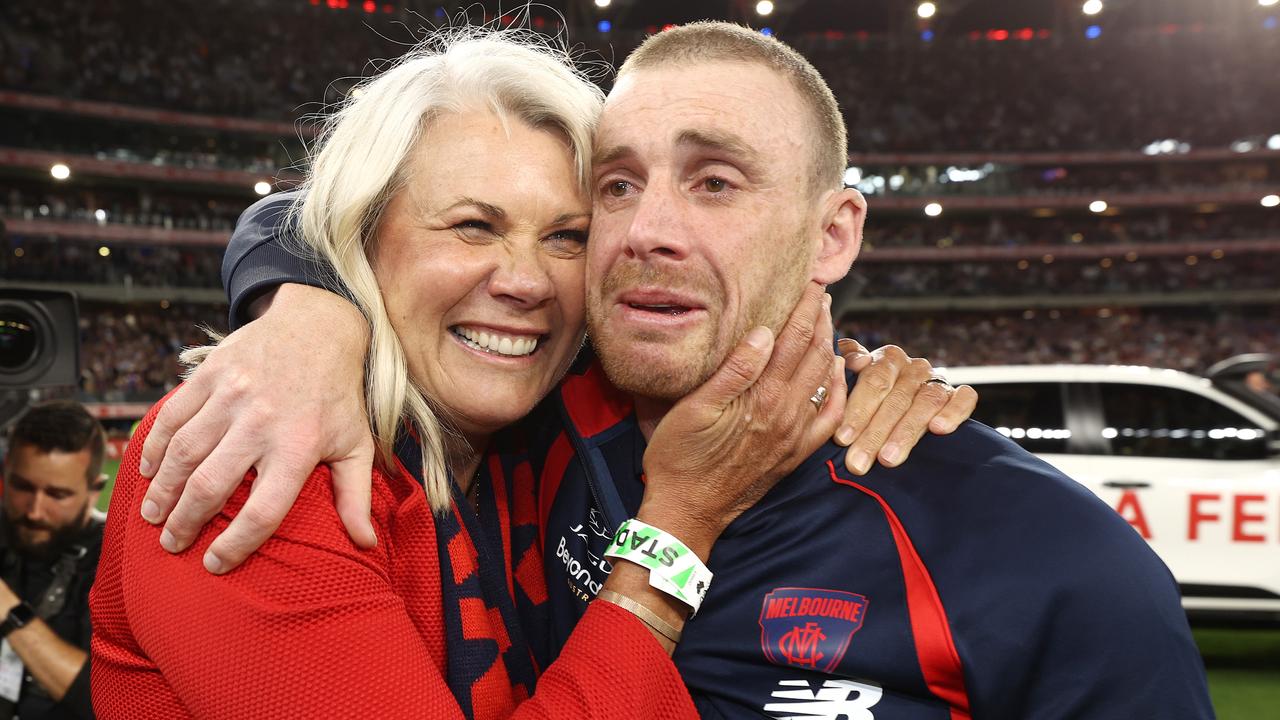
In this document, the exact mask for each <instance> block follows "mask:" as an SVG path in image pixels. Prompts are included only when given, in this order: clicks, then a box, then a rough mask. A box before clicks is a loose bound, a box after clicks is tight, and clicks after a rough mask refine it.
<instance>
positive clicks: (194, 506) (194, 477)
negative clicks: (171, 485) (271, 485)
mask: <svg viewBox="0 0 1280 720" xmlns="http://www.w3.org/2000/svg"><path fill="white" fill-rule="evenodd" d="M244 445H245V438H242V437H240V436H239V435H230V436H228V437H227V438H225V439H224V440H223V441H222V442H221V443H219V444H218V446H217V447H215V448H214V449H213V451H212V452H210V453H209V454H208V457H206V458H205V459H204V462H202V463H200V465H199V467H197V468H196V469H195V470H194V471H193V472H192V473H191V477H190V479H188V480H187V483H186V487H185V488H184V489H183V491H182V497H180V498H178V502H177V503H176V504H175V505H174V507H173V512H171V513H169V517H168V519H167V520H165V523H164V531H163V532H161V533H160V546H161V547H163V548H164V549H165V550H168V551H169V552H182V551H183V550H186V549H187V548H188V547H190V546H191V543H192V542H193V541H194V540H195V538H196V536H198V535H199V534H200V531H201V530H203V529H204V526H205V525H206V524H207V523H208V522H209V520H210V519H211V518H212V517H213V516H214V515H217V514H218V512H220V511H221V510H222V508H223V506H225V505H226V504H227V499H228V498H230V497H231V495H232V494H233V493H234V492H235V491H236V488H238V487H240V484H241V483H242V482H244V476H245V473H247V472H249V469H250V468H252V467H253V463H254V461H255V460H256V458H252V457H250V456H247V455H245V453H244V451H243V449H242V448H243V446H244Z"/></svg>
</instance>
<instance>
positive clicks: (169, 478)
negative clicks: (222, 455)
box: [141, 402, 253, 524]
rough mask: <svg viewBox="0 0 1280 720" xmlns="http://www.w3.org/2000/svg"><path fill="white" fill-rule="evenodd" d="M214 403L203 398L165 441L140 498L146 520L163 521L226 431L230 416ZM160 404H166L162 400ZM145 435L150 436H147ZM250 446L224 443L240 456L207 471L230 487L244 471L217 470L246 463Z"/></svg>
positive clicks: (228, 449) (228, 452) (155, 522)
mask: <svg viewBox="0 0 1280 720" xmlns="http://www.w3.org/2000/svg"><path fill="white" fill-rule="evenodd" d="M215 405H216V403H215V402H206V403H205V404H204V405H203V406H202V407H201V408H200V411H199V412H198V413H196V415H195V416H194V417H191V418H187V419H186V420H185V422H184V424H183V426H182V427H181V428H179V429H178V430H177V431H176V432H175V433H173V435H172V437H171V438H170V439H169V440H168V442H167V443H166V447H165V451H164V457H163V458H162V459H161V460H160V463H159V468H158V469H157V470H156V473H155V477H154V478H152V480H151V483H150V484H149V485H148V486H147V494H146V495H145V496H144V498H143V501H142V508H141V510H142V517H143V519H145V520H146V521H147V522H150V523H153V524H159V523H162V522H165V520H166V519H167V518H168V517H169V513H170V512H171V511H172V510H173V508H174V506H175V505H176V504H177V503H178V498H179V496H180V495H182V494H183V493H184V492H186V490H185V488H186V487H187V485H188V483H189V480H188V479H189V478H190V477H191V474H192V473H193V472H195V470H196V468H197V467H200V465H201V464H203V463H204V461H205V460H206V459H207V458H208V457H209V454H210V453H212V452H213V450H214V448H216V447H218V446H219V444H221V441H222V439H223V437H224V436H225V435H226V434H227V430H228V427H229V425H230V417H231V416H230V414H228V413H225V412H220V411H219V410H218V409H217V407H216V406H215ZM164 407H166V408H167V407H169V405H168V404H167V403H166V404H165V406H164ZM163 411H164V408H161V412H163ZM147 439H148V440H150V437H148V438H147ZM252 447H253V445H252V444H249V443H246V444H244V445H242V446H238V447H234V448H232V447H228V448H227V450H226V452H227V454H230V455H237V454H238V455H240V456H242V457H241V458H240V460H238V461H235V462H228V463H227V464H226V465H221V466H213V467H212V468H211V472H210V475H211V476H212V479H213V480H214V481H215V482H219V483H222V484H230V485H231V486H232V487H234V486H235V484H237V483H239V482H240V480H241V477H242V476H243V475H244V473H243V471H242V472H240V473H239V474H230V475H227V474H219V471H220V470H221V468H223V467H232V466H237V467H239V466H245V467H247V464H246V463H247V462H250V460H249V459H248V458H247V457H243V456H245V455H247V454H248V453H250V452H252V450H251V448H252Z"/></svg>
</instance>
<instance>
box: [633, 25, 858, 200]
mask: <svg viewBox="0 0 1280 720" xmlns="http://www.w3.org/2000/svg"><path fill="white" fill-rule="evenodd" d="M698 62H755V63H759V64H761V65H764V66H765V67H768V68H770V69H772V70H774V71H775V72H778V73H780V74H781V75H783V76H784V77H786V78H787V79H789V80H791V83H792V85H793V86H794V87H795V88H796V90H797V91H798V92H799V93H800V97H801V98H803V99H804V102H805V104H807V105H808V106H809V110H810V112H811V113H812V116H813V122H814V136H815V137H814V145H813V158H812V159H811V163H812V167H811V169H810V170H811V171H810V175H809V182H810V188H811V189H812V190H814V191H821V190H834V189H839V188H841V187H843V186H844V170H845V166H846V165H847V164H848V161H849V139H848V132H847V131H846V129H845V125H844V117H843V116H842V115H841V114H840V106H839V105H838V104H837V103H836V98H835V95H833V94H832V93H831V88H830V87H828V86H827V82H826V80H823V79H822V75H821V74H820V73H819V72H818V70H817V69H816V68H814V67H813V64H812V63H810V62H809V61H808V60H806V59H805V58H804V56H803V55H801V54H800V53H798V52H796V51H795V50H793V49H792V48H791V47H790V46H789V45H787V44H786V43H784V42H782V41H780V40H777V39H776V38H772V37H768V36H765V35H762V34H760V33H758V32H756V31H754V30H751V29H750V28H746V27H742V26H741V25H734V24H732V23H726V22H715V21H700V22H694V23H689V24H688V25H680V26H677V27H674V28H671V29H670V30H663V31H662V32H660V33H657V34H656V35H651V36H649V37H648V38H646V39H645V41H644V42H643V43H641V44H640V47H638V48H636V49H635V50H634V51H633V52H632V53H631V54H630V55H629V56H627V59H626V62H624V63H622V67H621V68H619V69H618V77H619V78H622V77H623V76H625V75H626V74H627V73H629V72H631V71H633V70H640V69H643V68H653V67H660V66H663V65H682V66H686V67H687V66H689V65H690V64H691V63H698Z"/></svg>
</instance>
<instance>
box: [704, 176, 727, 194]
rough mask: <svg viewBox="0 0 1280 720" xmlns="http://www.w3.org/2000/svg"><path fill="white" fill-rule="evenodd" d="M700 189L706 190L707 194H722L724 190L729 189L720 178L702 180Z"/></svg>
mask: <svg viewBox="0 0 1280 720" xmlns="http://www.w3.org/2000/svg"><path fill="white" fill-rule="evenodd" d="M702 187H704V188H706V190H707V192H711V193H718V192H723V191H724V190H725V188H727V187H729V183H727V182H725V181H724V180H723V179H721V178H717V177H713V178H707V179H706V180H703V181H702Z"/></svg>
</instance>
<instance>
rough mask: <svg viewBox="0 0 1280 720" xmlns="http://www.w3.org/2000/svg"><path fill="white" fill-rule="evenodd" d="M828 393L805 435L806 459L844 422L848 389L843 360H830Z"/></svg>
mask: <svg viewBox="0 0 1280 720" xmlns="http://www.w3.org/2000/svg"><path fill="white" fill-rule="evenodd" d="M826 387H828V388H830V393H829V394H828V395H827V402H826V404H825V405H823V406H822V409H821V410H819V411H818V417H817V418H816V419H815V420H814V421H813V423H812V424H811V425H810V426H809V428H808V430H807V431H806V434H805V443H804V444H805V446H806V447H809V448H811V449H810V450H809V452H807V453H805V457H808V456H809V455H811V454H812V453H813V450H816V449H817V448H819V447H821V446H822V445H823V444H825V443H826V442H827V439H828V438H830V437H831V433H833V432H835V429H836V428H837V427H839V425H840V423H841V421H843V420H844V405H845V402H846V401H847V399H848V398H847V395H846V393H847V392H848V387H846V385H845V380H844V358H842V357H834V358H831V372H830V374H829V375H828V376H827V385H826Z"/></svg>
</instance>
